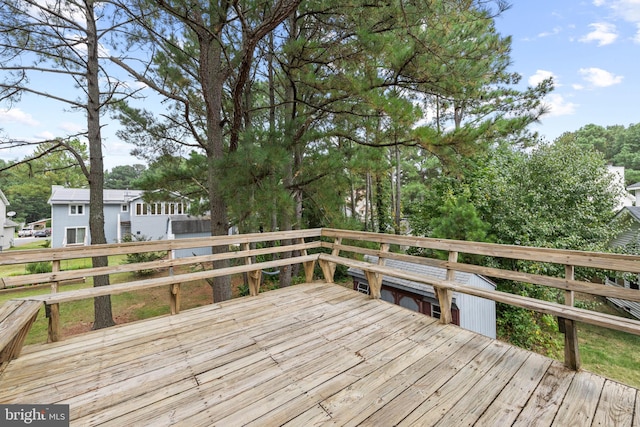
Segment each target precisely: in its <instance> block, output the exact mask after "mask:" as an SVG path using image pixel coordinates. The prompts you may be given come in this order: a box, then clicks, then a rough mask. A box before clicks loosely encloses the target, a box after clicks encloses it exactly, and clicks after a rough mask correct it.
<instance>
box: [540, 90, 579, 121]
mask: <svg viewBox="0 0 640 427" xmlns="http://www.w3.org/2000/svg"><path fill="white" fill-rule="evenodd" d="M544 103H545V105H546V106H547V108H549V114H548V115H547V117H557V116H569V115H571V114H574V113H575V112H576V107H577V106H578V104H574V103H573V102H569V101H567V100H566V99H564V97H563V96H562V95H559V94H557V93H552V94H549V95H547V96H545V98H544Z"/></svg>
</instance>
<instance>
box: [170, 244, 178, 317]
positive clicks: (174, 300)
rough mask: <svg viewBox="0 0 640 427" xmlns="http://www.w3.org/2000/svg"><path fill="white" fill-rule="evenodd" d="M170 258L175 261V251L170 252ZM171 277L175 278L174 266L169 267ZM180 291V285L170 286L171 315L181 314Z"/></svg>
mask: <svg viewBox="0 0 640 427" xmlns="http://www.w3.org/2000/svg"><path fill="white" fill-rule="evenodd" d="M168 256H169V259H171V260H173V259H175V250H170V251H169V253H168ZM169 276H173V265H171V266H169ZM180 290H181V286H180V283H174V284H172V285H169V308H170V310H171V314H178V313H180V300H181V295H180Z"/></svg>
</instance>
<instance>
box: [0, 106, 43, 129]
mask: <svg viewBox="0 0 640 427" xmlns="http://www.w3.org/2000/svg"><path fill="white" fill-rule="evenodd" d="M0 123H10V124H22V125H27V126H38V125H39V124H40V123H39V122H38V121H37V120H36V119H34V118H33V116H31V114H28V113H25V112H24V111H22V110H21V109H19V108H12V109H10V110H7V109H0Z"/></svg>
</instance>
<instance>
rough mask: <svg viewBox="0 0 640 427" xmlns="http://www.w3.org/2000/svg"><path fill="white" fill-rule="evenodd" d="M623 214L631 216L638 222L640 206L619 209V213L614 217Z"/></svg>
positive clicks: (639, 219) (639, 220)
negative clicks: (626, 213)
mask: <svg viewBox="0 0 640 427" xmlns="http://www.w3.org/2000/svg"><path fill="white" fill-rule="evenodd" d="M624 212H629V215H631V217H632V218H633V219H634V220H636V221H637V222H640V206H625V207H624V208H622V209H620V212H618V213H617V215H616V217H619V216H620V215H622V214H623V213H624Z"/></svg>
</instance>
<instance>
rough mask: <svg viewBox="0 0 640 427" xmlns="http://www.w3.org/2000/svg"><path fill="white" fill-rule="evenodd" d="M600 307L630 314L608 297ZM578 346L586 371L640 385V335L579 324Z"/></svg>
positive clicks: (636, 385) (628, 383) (622, 313)
mask: <svg viewBox="0 0 640 427" xmlns="http://www.w3.org/2000/svg"><path fill="white" fill-rule="evenodd" d="M596 309H597V311H600V312H604V313H609V314H614V315H618V316H620V315H624V316H625V317H629V316H628V315H627V314H626V313H624V312H623V311H621V310H618V309H616V308H615V307H612V306H610V305H608V304H607V303H606V302H604V299H600V301H599V303H598V304H597V306H596ZM578 345H579V347H580V357H581V359H582V368H583V369H584V370H586V371H590V372H593V373H596V374H598V375H602V376H604V377H607V378H611V379H612V380H616V381H619V382H621V383H623V384H627V385H630V386H632V387H636V388H640V351H638V349H640V336H638V335H633V334H629V333H626V332H620V331H614V330H611V329H607V328H602V327H599V326H595V325H587V324H584V323H579V324H578Z"/></svg>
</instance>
